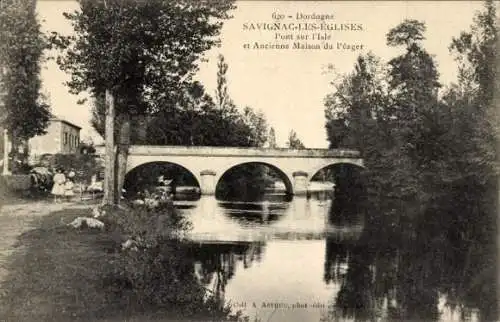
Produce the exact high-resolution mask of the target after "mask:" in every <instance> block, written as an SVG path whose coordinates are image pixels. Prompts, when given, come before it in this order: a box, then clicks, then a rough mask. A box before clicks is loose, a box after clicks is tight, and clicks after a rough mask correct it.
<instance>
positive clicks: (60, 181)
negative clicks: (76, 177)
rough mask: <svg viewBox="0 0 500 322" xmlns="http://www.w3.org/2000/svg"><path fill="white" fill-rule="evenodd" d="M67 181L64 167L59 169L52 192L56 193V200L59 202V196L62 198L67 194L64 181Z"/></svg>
mask: <svg viewBox="0 0 500 322" xmlns="http://www.w3.org/2000/svg"><path fill="white" fill-rule="evenodd" d="M65 182H66V177H65V176H64V173H63V171H62V169H60V168H59V169H57V170H56V174H55V175H54V185H53V186H52V191H51V193H52V194H53V195H54V202H57V197H58V196H59V197H60V198H62V197H64V194H65V189H64V188H65V187H64V183H65Z"/></svg>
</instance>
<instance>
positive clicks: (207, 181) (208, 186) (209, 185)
mask: <svg viewBox="0 0 500 322" xmlns="http://www.w3.org/2000/svg"><path fill="white" fill-rule="evenodd" d="M215 175H216V173H215V171H212V170H203V171H201V172H200V179H201V182H200V190H201V194H202V195H215V185H216V184H217V183H216V182H215Z"/></svg>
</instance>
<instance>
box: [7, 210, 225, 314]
mask: <svg viewBox="0 0 500 322" xmlns="http://www.w3.org/2000/svg"><path fill="white" fill-rule="evenodd" d="M92 206H93V205H89V204H84V203H64V204H54V203H50V202H47V201H36V202H29V201H27V202H25V203H11V204H9V205H4V206H2V208H1V210H0V236H1V237H0V262H1V264H2V265H1V271H0V281H1V289H2V291H1V294H0V320H1V321H26V322H30V321H37V322H41V321H55V322H57V321H103V322H104V321H110V322H111V321H182V320H184V321H186V320H201V319H197V318H196V316H197V314H198V315H199V314H202V315H201V316H203V314H204V313H203V312H204V311H205V309H209V308H208V307H207V308H205V307H201V306H203V305H204V304H206V303H205V302H204V301H203V297H202V294H201V291H202V289H201V288H197V287H196V283H194V282H195V281H194V280H193V279H192V276H191V274H186V276H187V279H186V280H184V281H181V282H182V283H177V284H175V285H173V282H172V281H169V280H164V285H162V286H164V287H163V288H161V287H160V288H157V289H156V291H158V292H160V294H161V292H164V293H167V294H170V296H169V299H168V300H169V301H170V305H171V306H173V307H176V308H177V309H178V310H177V312H175V313H174V312H173V311H174V310H167V308H168V305H167V304H169V303H163V304H164V305H163V306H161V307H160V306H159V309H156V308H154V305H151V303H150V302H151V301H149V302H148V298H144V297H145V296H146V297H147V295H148V294H147V292H148V291H152V289H149V288H148V285H147V283H144V284H145V285H146V287H145V288H143V289H141V290H138V289H137V288H136V286H137V285H135V284H134V282H137V281H138V280H139V281H141V282H148V280H147V279H145V278H144V276H140V274H138V272H136V271H130V272H128V273H129V276H130V275H132V274H135V275H139V279H138V280H132V281H131V280H130V278H129V279H127V278H123V277H124V275H125V277H126V275H127V271H126V270H127V269H130V268H131V265H136V264H137V263H142V264H143V265H144V267H141V269H143V270H144V271H146V272H148V273H154V269H158V268H159V267H154V266H152V265H150V264H151V263H152V261H151V260H153V259H154V258H152V257H148V256H146V257H144V255H140V256H138V255H133V254H132V255H130V254H129V255H127V254H125V253H123V252H120V251H117V249H119V246H120V241H121V239H120V236H116V234H114V233H113V232H112V231H106V230H90V229H74V228H72V227H69V226H67V224H68V223H70V222H71V221H72V220H73V219H75V218H77V217H79V216H88V215H89V214H90V210H91V207H92ZM176 251H177V250H176V248H175V247H170V248H169V247H167V249H166V250H165V249H163V254H162V255H163V256H165V257H166V258H168V261H169V262H170V263H171V264H172V266H171V267H172V268H171V270H174V269H176V268H179V267H184V268H185V267H188V264H189V263H187V262H186V263H184V262H182V260H180V259H179V258H177V256H174V255H176V253H175V252H176ZM169 252H170V255H172V256H169ZM145 268H146V269H145ZM172 273H174V276H175V272H173V271H169V269H165V270H164V272H163V271H162V274H160V275H161V276H163V277H165V276H167V275H172ZM150 282H151V281H150ZM188 282H190V283H191V284H188ZM131 284H132V285H131ZM155 284H158V281H155ZM139 296H141V297H142V298H138V297H139ZM176 301H177V303H176ZM179 308H181V309H179ZM186 310H189V311H190V312H189V313H190V314H189V315H190V316H191V317H190V318H189V319H187V318H185V319H182V318H179V317H182V316H187V315H186ZM205 313H206V312H205ZM166 316H167V317H168V318H165V317H166ZM201 316H200V317H201ZM203 320H205V319H203ZM210 320H221V319H219V318H217V319H210Z"/></svg>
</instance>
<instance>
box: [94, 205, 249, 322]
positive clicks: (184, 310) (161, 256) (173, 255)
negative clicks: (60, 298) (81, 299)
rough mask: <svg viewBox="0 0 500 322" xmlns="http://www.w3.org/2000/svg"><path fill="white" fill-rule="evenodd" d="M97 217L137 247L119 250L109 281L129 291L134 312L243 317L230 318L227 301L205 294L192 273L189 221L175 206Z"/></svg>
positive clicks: (126, 210)
mask: <svg viewBox="0 0 500 322" xmlns="http://www.w3.org/2000/svg"><path fill="white" fill-rule="evenodd" d="M102 210H104V212H105V214H104V215H103V216H102V217H100V218H99V219H100V220H102V221H103V222H105V224H106V227H107V230H108V232H109V233H110V234H113V235H115V236H120V237H119V238H118V240H119V241H120V243H117V246H118V247H120V248H121V242H122V241H125V240H128V239H132V240H134V241H135V246H136V247H135V248H130V249H128V250H123V251H122V250H121V249H119V250H118V249H117V250H116V251H121V255H120V256H118V257H116V258H117V259H115V260H114V263H113V265H112V267H113V268H114V270H113V272H112V273H111V275H110V276H109V277H106V280H107V281H108V283H111V284H114V285H119V287H118V288H119V289H120V290H121V291H123V289H126V290H128V293H129V294H132V295H131V296H132V298H131V299H129V300H128V301H126V302H128V303H135V304H134V305H137V307H134V309H136V310H141V311H142V310H145V311H149V312H155V311H166V312H168V313H169V315H170V314H174V315H179V316H183V317H203V318H207V317H210V318H211V319H213V320H217V321H222V320H234V321H238V320H239V319H240V317H239V315H234V316H233V315H230V308H229V307H227V306H225V305H224V304H223V300H222V299H220V298H216V297H214V296H207V290H206V289H205V287H204V286H203V285H202V284H201V283H200V282H199V280H198V278H197V276H196V275H195V271H194V265H193V263H194V260H193V259H192V258H191V256H190V255H189V252H188V247H187V244H188V243H187V242H186V240H185V239H184V236H185V233H186V232H187V231H189V229H190V228H191V225H190V223H189V222H188V221H187V220H186V219H185V218H184V217H183V216H182V215H180V214H179V213H178V212H177V211H176V210H175V208H174V207H173V204H172V203H169V202H167V203H164V204H162V205H161V206H160V207H157V208H155V209H149V208H147V207H145V206H136V207H123V208H119V209H117V208H111V207H105V208H103V209H102Z"/></svg>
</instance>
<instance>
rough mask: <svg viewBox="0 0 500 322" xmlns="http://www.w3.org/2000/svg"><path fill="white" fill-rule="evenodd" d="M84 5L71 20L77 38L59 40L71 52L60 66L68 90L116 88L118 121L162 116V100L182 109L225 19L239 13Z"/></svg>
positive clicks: (176, 5)
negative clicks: (183, 96)
mask: <svg viewBox="0 0 500 322" xmlns="http://www.w3.org/2000/svg"><path fill="white" fill-rule="evenodd" d="M79 3H80V11H75V12H73V13H66V14H65V17H66V18H67V19H69V20H70V21H71V23H72V25H73V28H74V29H75V32H76V36H68V37H65V36H61V35H58V34H56V33H53V35H52V37H51V40H52V43H53V44H54V45H55V46H57V47H58V48H59V49H62V50H63V53H64V55H63V56H59V57H58V63H59V65H60V67H61V69H62V70H64V71H67V72H69V73H70V74H71V76H72V78H71V81H70V82H69V83H68V86H69V87H70V89H71V91H72V92H75V93H79V92H82V91H85V90H90V91H91V93H92V95H93V96H94V97H99V96H100V95H103V93H104V91H105V90H106V89H110V90H111V91H112V93H114V94H115V95H116V97H117V108H118V110H117V111H118V114H120V113H129V114H132V115H134V114H140V113H144V112H146V111H154V110H157V109H158V105H157V102H159V101H161V103H162V104H163V103H164V102H169V103H171V104H172V103H173V102H175V100H176V98H177V95H176V93H177V92H178V89H179V88H182V87H183V85H184V84H186V82H189V78H190V77H191V75H192V74H193V72H194V71H195V70H196V66H197V65H196V64H197V60H198V58H199V57H200V55H202V54H203V53H204V52H205V51H206V50H208V49H209V48H211V47H212V46H213V45H215V44H217V40H216V38H215V36H217V35H218V33H219V31H220V28H221V26H222V24H221V22H220V19H225V18H228V15H227V11H228V10H230V9H232V8H233V5H232V2H228V1H216V2H213V3H210V4H208V3H206V2H195V1H189V0H184V1H176V2H171V1H163V0H154V1H146V2H145V1H133V0H130V1H125V2H123V1H88V0H81V1H79ZM103 52H106V53H107V54H106V55H102V53H103Z"/></svg>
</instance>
